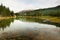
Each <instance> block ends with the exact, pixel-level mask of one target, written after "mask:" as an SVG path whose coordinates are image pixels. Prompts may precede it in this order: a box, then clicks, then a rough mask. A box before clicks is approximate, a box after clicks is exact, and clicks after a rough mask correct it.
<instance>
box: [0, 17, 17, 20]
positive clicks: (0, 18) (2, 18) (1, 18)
mask: <svg viewBox="0 0 60 40" xmlns="http://www.w3.org/2000/svg"><path fill="white" fill-rule="evenodd" d="M10 18H16V16H8V17H0V20H4V19H10Z"/></svg>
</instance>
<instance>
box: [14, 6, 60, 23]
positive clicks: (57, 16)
mask: <svg viewBox="0 0 60 40" xmlns="http://www.w3.org/2000/svg"><path fill="white" fill-rule="evenodd" d="M15 15H16V16H18V17H28V18H38V19H43V20H47V21H51V22H55V23H60V5H59V6H56V7H52V8H44V9H37V10H25V11H21V12H18V13H15Z"/></svg>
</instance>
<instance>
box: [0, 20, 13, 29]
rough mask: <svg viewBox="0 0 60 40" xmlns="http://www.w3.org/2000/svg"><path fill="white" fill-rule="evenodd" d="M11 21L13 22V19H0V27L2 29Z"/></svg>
mask: <svg viewBox="0 0 60 40" xmlns="http://www.w3.org/2000/svg"><path fill="white" fill-rule="evenodd" d="M11 22H14V19H5V20H0V28H2V29H3V30H4V28H6V27H9V26H10V24H11Z"/></svg>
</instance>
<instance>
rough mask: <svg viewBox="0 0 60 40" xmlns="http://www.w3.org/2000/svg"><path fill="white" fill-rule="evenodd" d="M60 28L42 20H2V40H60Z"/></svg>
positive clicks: (0, 28)
mask: <svg viewBox="0 0 60 40" xmlns="http://www.w3.org/2000/svg"><path fill="white" fill-rule="evenodd" d="M59 30H60V28H59V27H57V26H55V25H51V24H45V23H42V20H41V19H35V18H16V19H5V20H0V40H10V39H12V40H60V31H59Z"/></svg>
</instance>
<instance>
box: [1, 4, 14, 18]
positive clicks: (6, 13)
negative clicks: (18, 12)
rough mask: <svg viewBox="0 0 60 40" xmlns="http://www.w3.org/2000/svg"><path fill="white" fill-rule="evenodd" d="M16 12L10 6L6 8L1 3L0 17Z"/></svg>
mask: <svg viewBox="0 0 60 40" xmlns="http://www.w3.org/2000/svg"><path fill="white" fill-rule="evenodd" d="M13 15H14V12H13V11H10V10H9V8H6V7H5V6H3V5H2V4H1V5H0V17H5V16H13Z"/></svg>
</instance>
